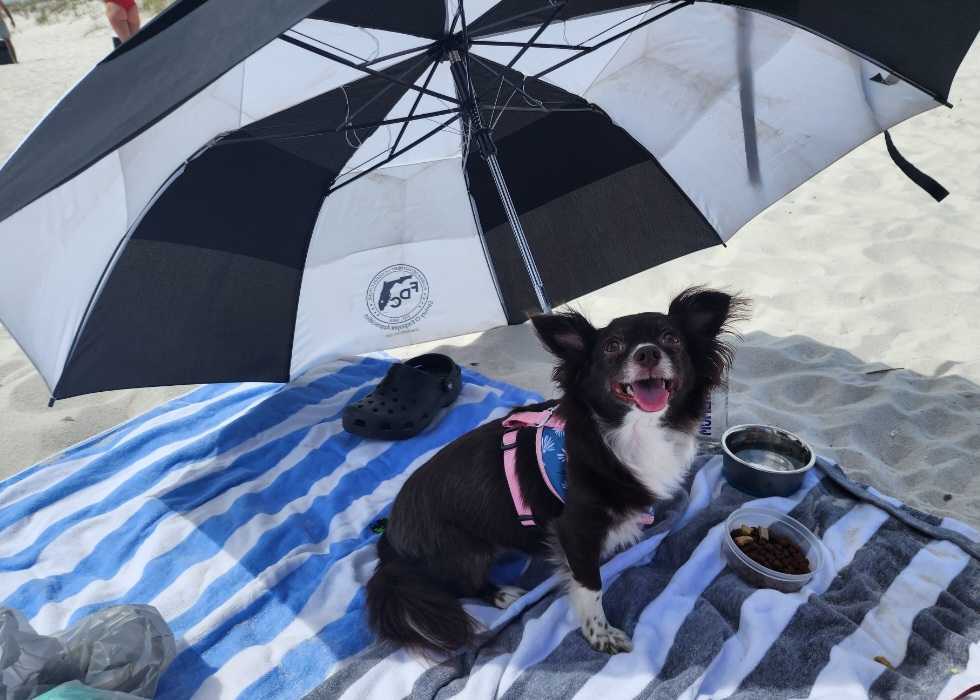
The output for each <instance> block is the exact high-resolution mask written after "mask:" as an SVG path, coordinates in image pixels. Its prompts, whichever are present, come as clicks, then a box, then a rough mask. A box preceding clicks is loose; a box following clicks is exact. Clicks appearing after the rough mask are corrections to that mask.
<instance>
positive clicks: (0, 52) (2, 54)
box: [0, 41, 14, 66]
mask: <svg viewBox="0 0 980 700" xmlns="http://www.w3.org/2000/svg"><path fill="white" fill-rule="evenodd" d="M13 62H14V59H12V58H11V57H10V51H8V50H7V43H6V42H5V41H0V66H5V65H7V64H8V63H13Z"/></svg>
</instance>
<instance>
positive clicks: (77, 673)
mask: <svg viewBox="0 0 980 700" xmlns="http://www.w3.org/2000/svg"><path fill="white" fill-rule="evenodd" d="M176 653H177V649H176V645H175V643H174V636H173V633H172V632H171V631H170V628H169V627H167V623H166V622H164V621H163V618H162V617H160V613H158V612H157V611H156V609H154V608H152V607H150V606H148V605H118V606H115V607H111V608H105V609H103V610H100V611H98V612H96V613H94V614H92V615H90V616H88V617H86V618H85V619H83V620H82V621H81V622H79V623H78V624H76V625H74V626H73V627H70V628H68V629H67V630H65V631H64V632H61V633H59V634H55V635H52V636H44V635H39V634H37V632H35V631H34V630H33V629H32V628H31V626H30V624H29V623H28V621H27V620H26V619H25V618H24V616H23V615H22V614H21V613H19V612H17V611H16V610H12V609H10V608H0V691H2V693H3V697H4V698H6V700H27V699H28V698H34V697H37V696H38V695H40V694H41V693H44V692H46V691H49V690H51V689H53V688H56V687H57V686H60V685H62V684H64V683H69V682H70V681H80V682H81V683H82V684H84V685H85V686H89V687H90V688H95V689H101V690H112V691H122V692H125V693H131V694H134V695H137V696H139V697H144V698H152V697H153V695H154V694H155V693H156V689H157V683H158V682H159V680H160V676H161V675H162V674H163V672H164V670H166V668H167V666H169V665H170V662H171V661H173V659H174V656H176Z"/></svg>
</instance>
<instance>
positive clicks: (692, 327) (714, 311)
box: [667, 287, 749, 385]
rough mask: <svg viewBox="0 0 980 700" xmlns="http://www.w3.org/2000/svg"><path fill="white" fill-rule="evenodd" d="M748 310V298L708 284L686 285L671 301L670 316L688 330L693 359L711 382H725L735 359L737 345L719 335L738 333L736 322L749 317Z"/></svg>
mask: <svg viewBox="0 0 980 700" xmlns="http://www.w3.org/2000/svg"><path fill="white" fill-rule="evenodd" d="M748 310H749V301H748V300H747V299H744V298H742V297H739V296H735V295H732V294H726V293H725V292H719V291H716V290H714V289H705V288H704V287H691V288H690V289H685V290H684V291H683V292H681V293H680V294H678V295H677V296H676V297H675V298H674V300H673V301H672V302H670V308H669V309H668V311H667V316H668V318H670V321H671V323H673V324H674V325H675V326H676V327H677V328H678V329H679V330H680V331H681V332H682V333H683V334H684V337H685V339H686V340H687V343H688V347H689V349H690V350H691V353H690V354H691V358H692V360H693V361H694V362H695V364H697V365H699V369H700V370H701V371H702V372H704V373H705V374H706V376H707V378H708V380H709V382H710V383H711V384H714V385H717V384H720V383H722V382H723V381H724V378H725V374H726V373H727V372H728V370H729V369H730V368H731V366H732V363H733V362H734V360H735V349H734V348H733V347H732V346H731V345H730V344H729V343H726V342H724V341H723V340H721V339H720V337H719V336H721V335H722V334H723V333H730V334H732V335H735V336H737V333H736V332H735V329H734V328H732V324H733V323H734V322H736V321H741V320H743V319H745V318H747V316H748Z"/></svg>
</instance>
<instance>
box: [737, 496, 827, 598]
mask: <svg viewBox="0 0 980 700" xmlns="http://www.w3.org/2000/svg"><path fill="white" fill-rule="evenodd" d="M742 525H748V526H749V527H765V528H769V532H770V534H772V535H777V536H782V537H786V538H787V539H789V540H790V541H791V542H793V543H794V544H796V546H798V547H799V548H800V549H801V550H803V554H805V555H806V558H807V560H808V561H809V562H810V573H808V574H800V575H795V574H784V573H782V572H780V571H774V570H773V569H770V568H768V567H765V566H763V565H762V564H759V563H758V562H756V561H755V560H753V559H751V558H750V557H749V556H748V555H746V554H745V553H744V552H742V550H741V549H739V548H738V545H736V544H735V540H733V539H732V535H731V532H732V530H736V529H738V528H739V527H741V526H742ZM721 555H722V556H723V557H724V558H725V561H727V562H728V565H729V566H730V567H731V568H732V570H733V571H734V572H735V573H737V574H738V575H739V576H740V577H741V578H742V580H744V581H745V582H746V583H749V584H751V585H753V586H757V587H759V588H774V589H776V590H777V591H783V592H784V593H793V592H794V591H798V590H800V589H801V588H803V586H805V585H806V584H807V583H808V582H809V581H810V579H812V578H813V575H814V574H815V573H816V572H817V571H819V569H820V567H821V566H823V553H822V550H821V548H820V540H818V539H817V538H816V537H815V536H814V534H813V533H812V532H810V531H809V530H808V529H807V528H806V526H804V525H803V523H801V522H800V521H798V520H796V519H794V518H791V517H789V516H788V515H786V514H784V513H780V512H779V511H778V510H771V509H769V508H753V507H751V506H749V507H745V508H739V509H738V510H736V511H735V512H733V513H732V514H731V515H729V516H728V519H727V520H725V532H724V534H723V535H722V538H721Z"/></svg>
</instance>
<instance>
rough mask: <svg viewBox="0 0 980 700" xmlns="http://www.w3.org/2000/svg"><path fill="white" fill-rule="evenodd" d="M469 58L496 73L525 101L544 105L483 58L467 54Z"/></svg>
mask: <svg viewBox="0 0 980 700" xmlns="http://www.w3.org/2000/svg"><path fill="white" fill-rule="evenodd" d="M469 58H472V59H473V60H474V61H476V62H477V63H479V64H480V65H481V66H483V67H484V68H486V69H487V70H488V71H490V72H491V73H493V74H494V75H496V76H497V77H498V78H500V79H501V80H502V81H504V82H505V83H507V84H508V85H510V87H511V88H513V89H514V91H516V92H519V93H521V94H522V95H524V97H525V98H526V99H527V101H528V102H530V103H531V104H537V105H544V102H543V101H542V100H539V99H538V98H537V97H532V96H531V95H529V94H528V93H527V92H525V91H524V89H523V88H520V87H518V86H517V85H516V84H515V83H514V82H512V81H511V80H510V79H509V78H508V77H507V76H506V75H504V74H503V73H501V72H500V71H498V70H497V69H496V68H494V67H493V66H491V65H490V64H488V63H486V62H484V61H483V60H481V59H480V57H479V56H474V55H471V56H469Z"/></svg>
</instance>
